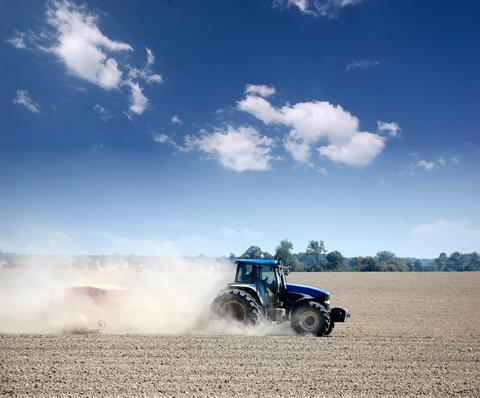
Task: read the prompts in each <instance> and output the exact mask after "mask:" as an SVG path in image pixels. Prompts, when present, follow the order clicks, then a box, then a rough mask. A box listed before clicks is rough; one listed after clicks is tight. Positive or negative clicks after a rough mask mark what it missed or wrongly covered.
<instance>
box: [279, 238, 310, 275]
mask: <svg viewBox="0 0 480 398" xmlns="http://www.w3.org/2000/svg"><path fill="white" fill-rule="evenodd" d="M292 249H293V244H292V242H290V241H289V240H288V239H282V240H281V241H280V245H278V246H277V249H276V250H275V257H276V258H278V257H281V258H282V262H283V264H284V265H287V266H289V267H291V268H292V271H298V270H299V269H300V268H303V267H302V266H303V264H301V263H300V261H299V260H298V258H297V257H296V256H295V255H294V254H293V253H292Z"/></svg>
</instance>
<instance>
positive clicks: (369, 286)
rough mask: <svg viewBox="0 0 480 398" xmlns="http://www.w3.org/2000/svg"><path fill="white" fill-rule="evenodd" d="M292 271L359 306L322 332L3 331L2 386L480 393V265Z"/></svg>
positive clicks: (337, 299) (66, 392)
mask: <svg viewBox="0 0 480 398" xmlns="http://www.w3.org/2000/svg"><path fill="white" fill-rule="evenodd" d="M289 280H290V281H291V282H296V283H305V284H310V285H314V286H318V287H321V288H326V289H328V290H329V291H330V293H331V295H332V304H333V305H340V306H345V307H347V308H349V309H350V310H351V312H352V318H350V319H349V320H348V322H347V323H346V324H343V325H342V324H338V325H337V326H336V328H335V330H334V332H333V334H332V336H331V337H325V338H315V337H299V336H282V335H272V334H270V335H264V336H239V335H192V334H188V335H181V336H178V335H177V336H158V335H157V336H153V335H149V336H148V335H14V334H9V335H1V336H0V395H1V396H36V397H41V396H102V397H107V396H112V397H113V396H124V397H127V396H129V397H130V396H151V397H154V396H157V397H163V396H172V397H177V396H196V397H210V396H212V397H213V396H225V397H232V396H241V397H247V396H263V397H275V396H279V397H283V396H285V397H287V396H289V397H290V396H295V397H313V396H325V397H334V396H338V397H350V396H355V397H359V396H360V397H372V396H391V397H393V396H409V397H411V396H422V397H423V396H433V397H451V396H463V397H478V396H480V317H479V310H480V273H311V274H310V273H299V274H293V275H291V276H290V278H289ZM1 305H8V303H2V304H1ZM272 330H273V331H272V333H275V329H272Z"/></svg>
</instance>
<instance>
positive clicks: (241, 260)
mask: <svg viewBox="0 0 480 398" xmlns="http://www.w3.org/2000/svg"><path fill="white" fill-rule="evenodd" d="M235 262H236V263H237V264H257V265H278V260H266V259H260V258H238V259H237V260H236V261H235Z"/></svg>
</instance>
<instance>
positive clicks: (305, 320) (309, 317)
mask: <svg viewBox="0 0 480 398" xmlns="http://www.w3.org/2000/svg"><path fill="white" fill-rule="evenodd" d="M298 322H299V324H300V326H301V328H302V329H303V330H304V331H306V332H309V333H313V332H315V331H316V330H317V329H318V327H319V326H320V316H319V315H318V314H317V313H316V312H315V311H304V312H302V313H301V314H300V318H299V320H298Z"/></svg>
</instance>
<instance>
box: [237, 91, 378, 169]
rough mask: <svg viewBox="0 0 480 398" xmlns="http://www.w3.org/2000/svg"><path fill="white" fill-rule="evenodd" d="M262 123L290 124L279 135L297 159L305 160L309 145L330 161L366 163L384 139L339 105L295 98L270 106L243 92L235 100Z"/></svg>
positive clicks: (363, 164)
mask: <svg viewBox="0 0 480 398" xmlns="http://www.w3.org/2000/svg"><path fill="white" fill-rule="evenodd" d="M237 107H238V109H240V110H242V111H245V112H248V113H250V114H252V115H253V116H255V117H256V118H257V119H259V120H261V121H262V122H263V123H265V124H266V125H271V124H276V125H282V126H286V127H288V128H290V132H289V133H288V135H287V136H285V137H284V139H283V144H284V146H285V149H286V150H287V151H288V152H289V153H290V154H291V155H292V157H293V158H294V159H295V160H296V161H297V162H300V163H303V164H309V163H310V156H311V153H312V149H313V148H315V149H317V151H318V153H319V154H320V155H322V156H324V157H326V158H328V159H330V160H332V161H334V162H337V163H342V164H346V165H349V166H360V167H363V166H366V165H367V164H369V163H371V162H372V161H373V160H374V159H375V158H376V157H377V156H378V155H379V154H380V152H381V151H382V150H383V148H384V146H385V139H384V138H383V137H381V136H380V135H377V134H373V133H369V132H363V131H360V130H359V121H358V119H357V118H356V117H355V116H353V115H352V114H350V113H349V112H348V111H346V110H344V109H343V108H342V107H341V106H339V105H336V106H335V105H332V104H330V103H329V102H327V101H311V102H299V103H297V104H294V105H285V106H283V107H280V108H275V107H273V106H272V105H271V104H270V102H268V101H267V100H266V99H264V98H261V97H258V96H253V95H247V96H246V97H245V98H244V99H243V100H241V101H239V102H238V103H237Z"/></svg>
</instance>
